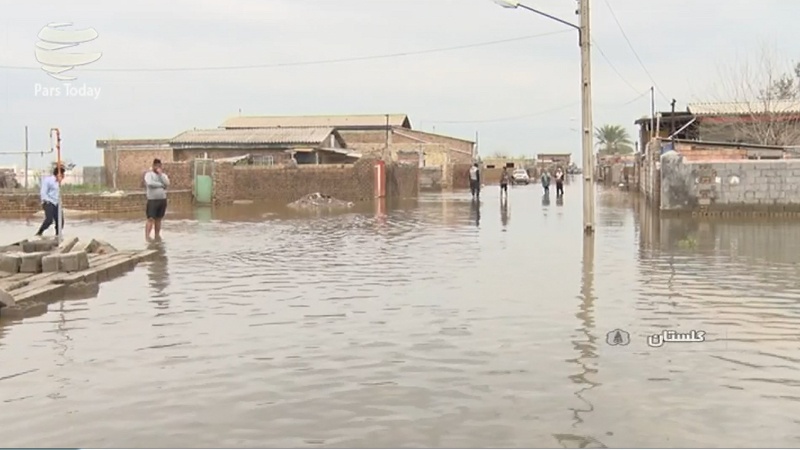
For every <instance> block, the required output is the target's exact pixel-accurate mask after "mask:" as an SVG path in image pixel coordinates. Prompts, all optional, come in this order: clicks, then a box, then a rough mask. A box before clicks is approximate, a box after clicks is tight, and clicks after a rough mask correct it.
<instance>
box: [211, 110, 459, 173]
mask: <svg viewBox="0 0 800 450" xmlns="http://www.w3.org/2000/svg"><path fill="white" fill-rule="evenodd" d="M271 127H278V128H298V127H328V128H333V129H335V130H336V131H337V132H339V135H340V136H341V137H342V139H343V140H344V145H345V147H346V148H348V149H351V150H353V151H356V152H358V153H360V154H362V155H364V156H365V157H381V156H384V153H386V156H387V157H388V158H391V159H392V160H394V161H405V162H411V161H414V162H416V161H419V162H420V163H421V164H422V165H424V166H445V165H447V164H465V163H471V162H472V160H473V155H474V148H475V143H474V142H473V141H469V140H465V139H459V138H454V137H450V136H444V135H440V134H434V133H426V132H422V131H417V130H414V129H412V127H411V122H410V121H409V119H408V116H407V115H405V114H375V115H341V116H239V117H232V118H230V119H228V120H226V121H225V122H224V123H223V124H222V128H225V129H253V128H271Z"/></svg>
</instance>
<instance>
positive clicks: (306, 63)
mask: <svg viewBox="0 0 800 450" xmlns="http://www.w3.org/2000/svg"><path fill="white" fill-rule="evenodd" d="M567 32H570V30H559V31H551V32H548V33H539V34H532V35H527V36H520V37H515V38H510V39H501V40H496V41H487V42H478V43H475V44H466V45H457V46H453V47H440V48H433V49H427V50H418V51H408V52H398V53H387V54H381V55H369V56H355V57H349V58H335V59H320V60H310V61H294V62H284V63H273V64H252V65H242V66H216V67H211V66H205V67H171V68H127V69H126V68H116V69H113V68H112V69H102V68H91V67H87V68H81V71H86V72H207V71H215V70H250V69H267V68H274V67H296V66H312V65H322V64H336V63H344V62H356V61H369V60H374V59H388V58H399V57H404V56H413V55H425V54H431V53H443V52H450V51H455V50H464V49H469V48H476V47H486V46H490V45H499V44H507V43H510V42H519V41H525V40H530V39H536V38H540V37H545V36H552V35H554V34H561V33H567ZM0 69H8V70H41V68H39V67H30V66H4V65H0Z"/></svg>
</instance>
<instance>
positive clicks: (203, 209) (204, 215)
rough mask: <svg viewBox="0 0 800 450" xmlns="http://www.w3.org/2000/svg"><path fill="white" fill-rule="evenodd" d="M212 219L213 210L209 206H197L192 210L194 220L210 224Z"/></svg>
mask: <svg viewBox="0 0 800 450" xmlns="http://www.w3.org/2000/svg"><path fill="white" fill-rule="evenodd" d="M212 218H213V209H212V208H211V207H210V206H198V207H196V208H195V209H194V220H196V221H198V222H200V223H205V222H211V220H212Z"/></svg>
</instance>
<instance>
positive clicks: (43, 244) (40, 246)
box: [22, 239, 58, 253]
mask: <svg viewBox="0 0 800 450" xmlns="http://www.w3.org/2000/svg"><path fill="white" fill-rule="evenodd" d="M57 247H58V241H57V240H55V239H41V240H38V241H28V242H23V243H22V251H23V252H25V253H37V252H49V251H51V250H53V249H55V248H57Z"/></svg>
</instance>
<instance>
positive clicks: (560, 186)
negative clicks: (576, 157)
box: [556, 167, 564, 197]
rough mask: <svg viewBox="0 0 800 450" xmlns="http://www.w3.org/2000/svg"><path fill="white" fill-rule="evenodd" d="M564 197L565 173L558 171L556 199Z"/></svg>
mask: <svg viewBox="0 0 800 450" xmlns="http://www.w3.org/2000/svg"><path fill="white" fill-rule="evenodd" d="M563 196H564V171H562V170H561V167H559V168H558V169H556V197H563Z"/></svg>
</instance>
